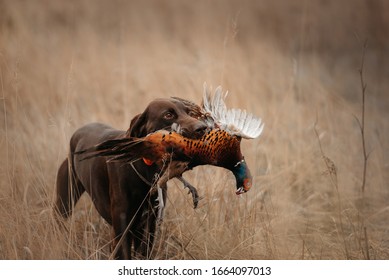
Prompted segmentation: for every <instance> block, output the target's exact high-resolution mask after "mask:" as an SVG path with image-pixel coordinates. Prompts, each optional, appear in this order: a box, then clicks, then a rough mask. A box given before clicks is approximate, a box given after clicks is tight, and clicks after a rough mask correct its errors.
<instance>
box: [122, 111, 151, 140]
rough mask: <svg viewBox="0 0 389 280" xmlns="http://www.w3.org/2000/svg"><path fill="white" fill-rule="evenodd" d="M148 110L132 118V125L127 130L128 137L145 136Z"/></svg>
mask: <svg viewBox="0 0 389 280" xmlns="http://www.w3.org/2000/svg"><path fill="white" fill-rule="evenodd" d="M146 119H147V117H146V112H143V113H142V114H138V115H136V116H135V117H133V118H132V120H131V123H130V127H129V128H128V130H127V133H126V136H128V137H144V136H146V135H147V133H146Z"/></svg>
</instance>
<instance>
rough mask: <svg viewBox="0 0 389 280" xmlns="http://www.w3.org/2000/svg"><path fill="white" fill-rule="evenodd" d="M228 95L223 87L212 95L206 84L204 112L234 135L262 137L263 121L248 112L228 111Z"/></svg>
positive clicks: (249, 137) (251, 137)
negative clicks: (226, 100) (226, 102)
mask: <svg viewBox="0 0 389 280" xmlns="http://www.w3.org/2000/svg"><path fill="white" fill-rule="evenodd" d="M227 94H228V91H227V92H226V93H223V91H222V87H221V86H218V87H217V88H216V90H215V92H214V93H213V94H212V93H211V92H210V91H208V89H207V85H206V84H205V83H204V96H203V108H204V110H205V111H206V112H207V113H208V114H210V115H211V117H212V118H213V119H214V120H215V122H216V123H217V124H218V126H219V127H220V128H221V129H223V130H225V131H227V132H228V133H231V134H232V135H237V136H240V137H243V138H247V139H253V138H257V137H258V136H259V135H261V133H262V130H263V127H264V124H263V123H262V120H261V119H260V118H257V117H255V116H254V115H253V114H251V113H247V112H246V110H241V109H227V106H226V104H225V102H224V100H225V99H226V97H227Z"/></svg>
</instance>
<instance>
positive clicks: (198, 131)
mask: <svg viewBox="0 0 389 280" xmlns="http://www.w3.org/2000/svg"><path fill="white" fill-rule="evenodd" d="M207 128H208V126H207V125H206V124H205V123H200V124H198V125H196V127H195V129H194V130H193V136H194V137H192V138H201V137H202V136H203V135H204V133H205V132H206V130H207Z"/></svg>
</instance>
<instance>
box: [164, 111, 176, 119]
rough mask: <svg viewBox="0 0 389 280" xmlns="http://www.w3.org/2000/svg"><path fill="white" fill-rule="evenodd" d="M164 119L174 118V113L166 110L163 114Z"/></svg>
mask: <svg viewBox="0 0 389 280" xmlns="http://www.w3.org/2000/svg"><path fill="white" fill-rule="evenodd" d="M163 118H164V119H165V120H172V119H174V118H175V115H174V114H173V113H172V112H166V113H165V115H164V116H163Z"/></svg>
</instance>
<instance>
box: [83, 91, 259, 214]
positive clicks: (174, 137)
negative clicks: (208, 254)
mask: <svg viewBox="0 0 389 280" xmlns="http://www.w3.org/2000/svg"><path fill="white" fill-rule="evenodd" d="M226 96H227V93H226V94H223V93H222V89H221V87H218V88H216V90H215V93H214V94H213V95H212V94H210V93H209V92H208V90H207V88H206V85H204V96H203V102H202V107H201V108H202V110H201V111H199V112H196V113H198V114H201V115H202V117H203V118H207V123H208V126H209V129H208V131H207V132H206V133H205V134H204V135H203V136H202V137H201V138H199V139H191V138H186V137H184V136H182V135H181V134H180V127H179V126H178V125H173V126H172V129H171V131H167V130H159V131H156V132H154V133H150V134H148V135H147V136H145V137H143V138H135V137H128V138H122V139H115V140H109V141H106V142H103V143H101V144H99V145H97V146H96V147H94V148H93V149H91V150H89V151H87V152H89V154H88V155H87V156H86V157H85V159H86V158H90V157H94V156H110V157H111V158H110V160H112V161H113V160H124V161H129V162H131V161H133V160H136V159H139V158H142V159H143V160H144V161H145V162H146V163H149V164H153V163H155V164H157V165H158V166H159V167H160V170H161V176H160V177H159V179H158V181H157V183H156V185H157V190H158V199H159V208H160V212H159V214H158V216H159V217H160V216H161V211H162V210H161V209H163V207H164V205H163V204H164V200H163V197H162V187H163V186H166V182H167V181H168V180H169V179H171V178H174V177H178V178H182V177H181V175H182V173H184V172H185V171H187V170H190V169H192V168H194V167H195V166H198V165H215V166H220V167H223V168H226V169H228V170H230V171H232V173H233V175H234V176H235V179H236V187H237V190H236V194H238V195H239V194H242V193H245V192H247V191H248V190H249V189H250V188H251V186H252V176H251V173H250V170H249V168H248V166H247V163H246V161H245V160H244V157H243V155H242V153H241V149H240V143H241V139H242V138H246V139H252V138H256V137H258V136H259V135H260V134H261V133H262V130H263V123H262V121H261V119H259V118H257V117H254V116H253V115H252V114H249V113H247V112H246V111H242V110H240V109H227V107H226V105H225V102H224V100H225V98H226ZM188 187H189V189H190V191H191V192H192V195H193V199H194V202H195V199H197V198H198V195H197V191H195V189H194V190H193V189H191V187H192V186H188ZM192 188H193V187H192ZM196 203H197V201H196ZM196 205H197V204H195V206H196Z"/></svg>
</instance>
